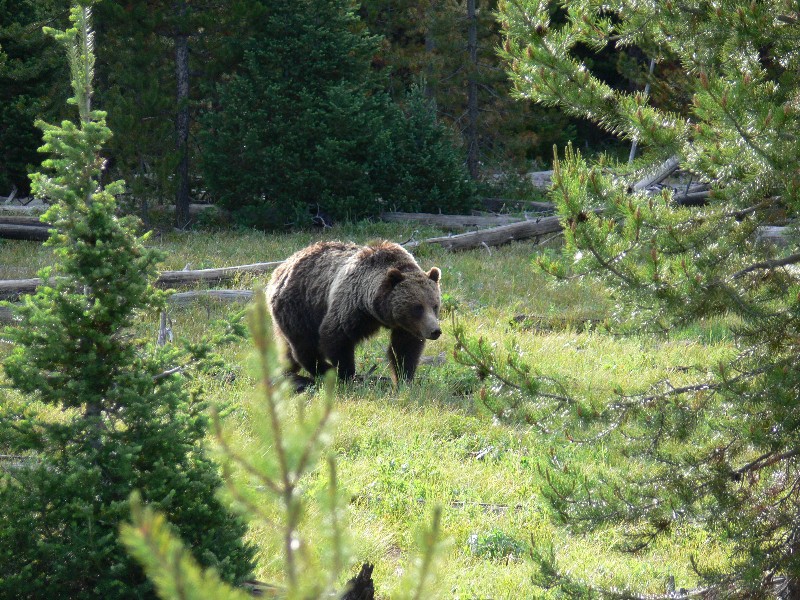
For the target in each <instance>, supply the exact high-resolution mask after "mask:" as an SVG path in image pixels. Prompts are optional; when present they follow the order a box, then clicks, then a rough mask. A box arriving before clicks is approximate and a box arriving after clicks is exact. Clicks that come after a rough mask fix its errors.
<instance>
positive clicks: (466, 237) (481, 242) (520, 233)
mask: <svg viewBox="0 0 800 600" xmlns="http://www.w3.org/2000/svg"><path fill="white" fill-rule="evenodd" d="M560 231H561V223H560V221H559V217H542V218H541V219H536V220H530V221H521V222H519V223H512V224H510V225H502V226H500V227H492V228H490V229H481V230H480V231H470V232H469V233H461V234H458V235H451V236H445V237H434V238H428V239H426V240H422V241H412V242H409V243H407V244H406V245H405V246H406V247H407V248H416V247H417V246H420V245H422V244H438V245H439V246H442V247H443V248H445V249H446V250H469V249H471V248H479V247H481V246H500V245H502V244H507V243H509V242H513V241H516V240H527V239H530V238H535V237H538V236H540V235H547V234H548V233H557V232H560Z"/></svg>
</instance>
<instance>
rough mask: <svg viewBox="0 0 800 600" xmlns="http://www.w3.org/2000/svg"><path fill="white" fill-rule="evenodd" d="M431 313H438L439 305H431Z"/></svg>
mask: <svg viewBox="0 0 800 600" xmlns="http://www.w3.org/2000/svg"><path fill="white" fill-rule="evenodd" d="M433 312H435V313H438V312H439V305H438V304H434V305H433Z"/></svg>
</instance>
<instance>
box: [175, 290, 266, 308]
mask: <svg viewBox="0 0 800 600" xmlns="http://www.w3.org/2000/svg"><path fill="white" fill-rule="evenodd" d="M252 297H253V292H252V290H195V291H192V292H176V293H174V294H172V295H171V296H170V297H169V298H167V302H169V303H170V304H172V305H174V306H184V305H186V304H191V303H192V302H196V301H198V300H210V301H212V302H249V301H250V300H251V299H252Z"/></svg>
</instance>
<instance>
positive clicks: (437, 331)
mask: <svg viewBox="0 0 800 600" xmlns="http://www.w3.org/2000/svg"><path fill="white" fill-rule="evenodd" d="M441 335H442V330H441V329H434V330H433V331H431V332H430V333H429V334H428V339H429V340H438V339H439V336H441Z"/></svg>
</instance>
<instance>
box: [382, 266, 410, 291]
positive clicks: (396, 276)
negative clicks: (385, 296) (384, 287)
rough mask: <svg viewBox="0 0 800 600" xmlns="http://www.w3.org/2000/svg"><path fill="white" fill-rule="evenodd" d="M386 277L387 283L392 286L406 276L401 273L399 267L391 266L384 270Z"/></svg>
mask: <svg viewBox="0 0 800 600" xmlns="http://www.w3.org/2000/svg"><path fill="white" fill-rule="evenodd" d="M386 278H387V279H388V280H389V283H390V284H391V286H392V287H394V286H396V285H397V284H398V283H400V282H401V281H403V279H405V278H406V276H405V275H403V273H402V271H400V269H397V268H395V267H392V268H391V269H389V270H388V271H386Z"/></svg>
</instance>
